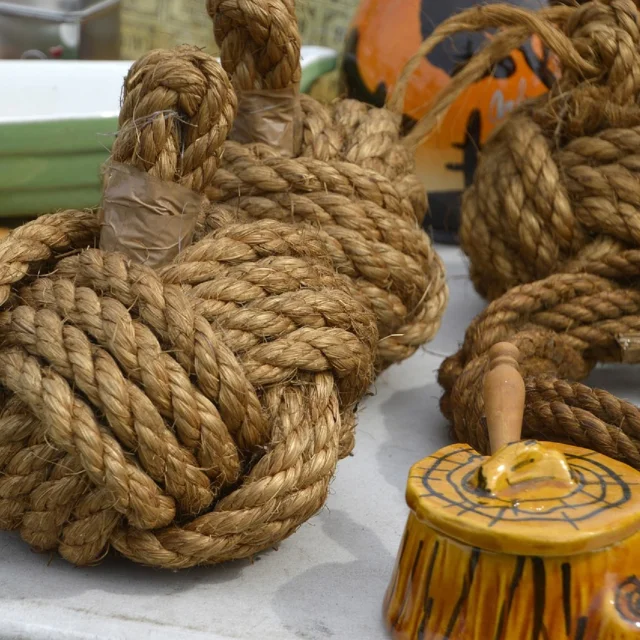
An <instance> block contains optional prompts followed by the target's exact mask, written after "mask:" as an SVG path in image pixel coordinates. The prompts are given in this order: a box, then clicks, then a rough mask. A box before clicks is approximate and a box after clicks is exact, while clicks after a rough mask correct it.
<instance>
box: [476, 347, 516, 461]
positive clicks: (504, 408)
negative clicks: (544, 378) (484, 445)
mask: <svg viewBox="0 0 640 640" xmlns="http://www.w3.org/2000/svg"><path fill="white" fill-rule="evenodd" d="M519 361H520V350H519V349H518V347H516V346H515V345H512V344H510V343H509V342H498V343H497V344H494V345H493V347H491V349H490V350H489V372H488V373H487V375H486V376H485V378H484V409H485V415H486V417H487V427H488V429H489V442H490V444H491V453H495V452H496V451H498V450H499V449H501V448H502V447H503V446H504V445H506V444H510V443H511V442H517V441H518V440H520V437H521V433H522V418H523V415H524V395H525V390H524V380H523V379H522V375H520V368H519V366H518V362H519Z"/></svg>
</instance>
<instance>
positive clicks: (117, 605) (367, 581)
mask: <svg viewBox="0 0 640 640" xmlns="http://www.w3.org/2000/svg"><path fill="white" fill-rule="evenodd" d="M438 250H439V251H440V253H441V255H442V256H443V258H444V259H445V263H446V266H447V272H448V278H449V283H450V286H451V300H450V303H449V308H448V310H447V313H446V316H445V318H444V322H443V325H442V329H441V331H440V333H439V335H438V336H437V338H436V339H435V340H434V341H433V342H432V343H431V344H429V345H428V346H427V347H426V348H425V350H423V351H421V352H420V353H417V354H416V355H415V356H413V357H412V358H411V359H409V360H408V361H406V362H404V363H403V364H402V365H399V366H395V367H392V368H391V369H390V370H389V371H387V372H385V373H384V374H383V375H382V376H381V377H380V378H379V379H378V380H377V382H376V388H375V389H374V391H375V392H376V395H375V396H373V397H371V398H368V399H367V401H366V402H365V403H364V404H363V407H362V410H361V413H360V419H359V427H358V436H357V445H356V448H355V451H354V454H355V455H354V456H353V457H350V458H347V459H346V460H343V461H342V462H341V463H340V464H339V466H338V473H337V476H336V478H335V480H334V482H333V485H332V491H331V496H330V498H329V501H328V503H327V506H326V507H325V508H324V509H323V510H322V511H321V512H320V514H318V515H317V516H316V517H314V518H313V519H312V520H311V521H310V522H308V523H306V524H305V525H303V526H302V527H301V529H300V530H299V531H298V532H297V533H295V534H294V535H293V536H292V537H291V538H289V539H288V540H286V541H285V542H284V543H282V544H281V546H280V548H279V550H278V551H269V552H266V553H263V554H261V555H260V556H259V557H258V558H256V559H255V562H254V563H253V564H251V563H250V562H236V563H232V564H229V565H226V566H218V567H208V568H205V567H203V568H197V569H192V570H187V571H183V572H179V573H169V572H166V571H161V570H154V569H148V568H144V567H139V566H137V565H134V564H132V563H130V562H128V561H125V560H122V559H120V558H117V557H109V558H107V559H106V561H104V562H103V563H102V564H101V565H99V566H97V567H92V568H81V569H80V568H75V567H73V566H71V565H69V564H67V563H66V562H64V561H63V560H61V559H60V558H58V557H55V556H54V557H49V556H45V555H39V554H35V553H33V552H32V551H30V550H29V548H28V546H27V545H26V544H25V543H23V542H22V541H21V540H20V538H19V536H17V535H16V534H14V533H6V532H0V638H2V639H11V640H22V639H29V640H53V639H55V640H57V639H63V638H64V639H70V640H71V639H82V640H85V639H89V638H100V639H103V638H109V639H118V640H120V639H126V640H129V639H136V640H138V639H139V640H144V639H154V640H155V639H158V640H165V639H166V640H169V639H171V640H182V639H184V640H196V639H198V640H203V639H205V638H206V639H207V640H230V639H232V638H233V639H236V638H239V639H242V640H244V639H247V640H248V639H250V638H251V639H252V638H259V639H260V640H291V639H302V640H326V639H333V640H378V639H380V640H384V639H386V638H387V635H386V633H385V630H384V627H383V624H382V616H381V605H382V600H383V596H384V592H385V590H386V587H387V582H388V580H389V578H390V575H391V570H392V567H393V563H394V560H395V555H396V552H397V548H398V544H399V541H400V537H401V535H402V531H403V528H404V522H405V518H406V515H407V508H406V506H405V502H404V489H405V481H406V477H407V473H408V470H409V467H410V466H411V464H413V463H414V462H415V461H417V460H419V459H420V458H422V457H424V456H425V455H428V454H429V453H432V452H433V451H435V450H436V449H438V448H440V447H441V446H443V445H445V444H447V443H448V442H449V437H448V427H447V424H446V421H445V420H444V418H443V417H442V416H441V414H440V411H439V407H438V399H439V397H440V394H441V389H440V387H439V386H438V384H437V382H436V375H437V370H438V366H439V364H440V362H441V361H442V358H443V356H445V355H448V354H450V353H453V352H454V351H455V350H456V349H457V347H458V345H459V343H460V341H461V340H462V338H463V336H464V330H465V328H466V326H467V324H468V323H469V321H470V320H471V319H472V318H473V317H474V316H475V315H476V314H477V313H478V312H479V311H480V310H481V309H482V308H483V306H484V303H483V301H482V300H481V299H480V298H479V297H478V296H477V295H476V294H475V292H474V290H473V288H472V286H471V284H470V282H469V280H468V279H467V277H466V266H465V263H464V261H463V258H462V255H461V253H460V251H459V250H458V249H456V248H452V247H438ZM590 383H591V384H594V385H597V386H600V387H605V388H607V389H609V390H610V391H612V392H614V393H617V394H618V395H620V396H622V397H624V398H626V399H628V400H631V401H635V402H636V403H638V402H640V389H638V382H637V374H633V375H630V372H629V369H628V368H624V367H607V368H600V369H598V370H597V371H596V372H594V374H593V375H592V376H591V379H590Z"/></svg>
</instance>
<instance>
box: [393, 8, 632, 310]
mask: <svg viewBox="0 0 640 640" xmlns="http://www.w3.org/2000/svg"><path fill="white" fill-rule="evenodd" d="M637 16H638V10H637V8H636V6H635V4H634V3H633V2H632V1H631V0H606V1H605V0H596V1H593V2H587V3H585V4H583V5H581V6H579V7H577V6H575V7H569V6H559V7H551V8H548V9H543V10H540V11H538V12H534V11H529V10H526V9H519V8H517V7H511V6H508V5H491V6H486V7H477V8H476V9H473V10H469V11H465V12H462V13H461V14H459V15H457V16H454V17H453V18H451V19H450V20H447V21H445V22H444V23H443V24H442V25H441V26H440V27H438V28H437V29H436V30H435V32H434V35H433V36H432V37H431V38H429V39H428V40H427V41H425V43H424V44H423V46H422V48H421V50H420V52H419V54H424V53H425V52H428V51H430V50H431V49H432V48H433V47H434V46H435V45H436V44H437V43H438V42H439V41H441V40H442V39H443V38H445V37H447V36H448V35H450V34H451V33H454V32H456V31H459V30H476V31H477V30H484V29H487V28H489V27H501V28H502V30H501V31H500V32H499V33H498V34H497V36H496V37H495V38H494V39H492V41H491V42H490V43H489V44H488V45H487V46H486V47H484V48H483V49H482V50H481V51H480V52H479V53H478V54H477V55H476V56H474V57H473V59H472V60H471V61H470V62H469V63H468V64H467V65H466V67H465V68H464V69H463V70H462V71H461V72H460V73H459V74H458V75H457V76H456V78H454V80H453V81H452V82H451V83H450V85H449V86H448V88H447V89H446V90H445V91H444V92H443V94H442V95H441V97H440V99H439V100H437V102H436V104H435V105H434V108H433V110H432V111H431V112H430V113H429V115H428V117H427V118H425V120H424V121H423V122H421V123H419V124H418V125H417V126H416V127H415V129H414V130H413V131H412V132H411V134H410V136H409V138H408V139H407V141H408V142H409V143H411V144H415V143H417V142H419V141H420V140H421V139H423V138H424V136H425V135H428V133H429V132H430V130H431V129H432V128H433V127H434V125H435V124H436V123H437V121H438V119H439V118H440V117H441V115H442V114H443V113H444V112H445V111H446V109H448V107H449V106H450V104H451V103H452V102H453V100H455V98H456V97H457V96H458V95H460V93H461V91H463V90H464V88H465V86H467V85H468V84H469V83H470V82H473V81H475V80H476V79H477V78H478V77H480V76H481V75H482V74H483V73H484V72H485V71H486V70H487V69H488V68H490V67H491V65H493V64H495V63H496V62H497V61H498V60H500V59H501V58H502V57H504V55H505V54H506V53H507V52H508V51H510V50H512V49H513V47H515V46H518V45H519V44H521V43H522V42H523V41H524V40H525V39H526V38H528V37H530V36H531V34H532V33H537V34H538V35H539V36H540V38H541V39H542V40H543V42H544V43H545V44H546V45H547V46H548V47H549V48H550V49H551V50H552V51H553V52H554V53H555V55H556V56H557V57H558V58H559V60H560V62H561V64H562V68H563V71H562V78H561V79H560V80H559V82H558V83H557V84H556V85H555V86H554V87H553V88H552V90H551V91H550V92H549V93H548V94H545V95H544V96H541V97H540V98H537V99H535V100H533V101H529V102H526V103H524V104H523V105H522V106H521V107H519V108H517V109H516V110H515V111H514V113H512V115H511V116H510V117H509V118H507V119H506V121H505V122H504V124H503V125H502V126H501V127H499V128H498V129H497V130H496V132H495V133H494V134H493V135H492V137H491V139H490V140H489V141H488V142H487V144H486V145H485V147H484V148H483V152H482V153H481V155H480V161H479V163H478V167H477V170H476V173H475V177H474V183H473V185H472V186H471V188H470V189H468V190H467V192H466V194H465V197H464V201H463V205H462V222H461V230H460V241H461V245H462V247H463V249H464V251H465V253H466V254H467V255H468V256H469V260H470V270H471V277H472V280H473V282H474V284H475V286H476V288H477V289H478V291H479V292H480V293H481V294H482V295H484V296H487V297H489V298H490V299H493V298H495V297H497V296H499V295H500V294H502V293H504V292H505V291H506V290H508V289H509V288H510V287H512V286H515V285H517V284H519V283H522V282H530V281H533V280H536V279H539V278H543V277H546V276H548V275H550V274H552V273H554V272H558V271H563V270H564V269H565V265H567V263H569V262H571V261H572V260H574V259H581V260H585V261H589V260H590V259H591V257H592V256H593V258H594V259H599V258H600V257H601V255H602V251H603V248H602V247H605V249H606V250H607V251H610V252H612V253H613V254H619V253H621V252H624V251H625V250H626V249H629V248H635V247H636V246H637V243H638V231H637V226H638V218H639V215H638V213H639V211H640V210H639V209H638V206H637V205H638V202H637V196H636V191H637V188H636V185H637V181H638V172H637V167H636V166H635V164H634V157H635V155H636V154H637V153H638V149H639V147H638V146H637V143H638V142H640V137H639V136H638V131H637V128H638V126H640V110H639V108H638V104H637V96H638V89H639V88H640V56H639V55H638V45H639V44H640V29H639V28H638V21H637ZM418 59H419V56H418V55H417V56H416V57H415V58H414V60H413V63H412V64H410V65H408V67H407V69H406V71H405V77H404V78H403V80H402V81H401V82H400V83H399V85H400V86H399V88H398V94H397V99H401V97H402V93H403V87H404V86H406V77H407V74H408V73H410V71H411V69H412V67H413V66H414V65H415V63H416V61H417V60H418ZM612 240H616V241H618V242H612ZM603 242H604V245H603V244H602V243H603Z"/></svg>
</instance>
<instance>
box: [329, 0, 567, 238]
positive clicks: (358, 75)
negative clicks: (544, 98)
mask: <svg viewBox="0 0 640 640" xmlns="http://www.w3.org/2000/svg"><path fill="white" fill-rule="evenodd" d="M486 3H488V4H494V2H493V1H489V2H486V1H485V4H486ZM475 4H479V3H476V2H473V1H472V0H450V1H447V2H443V1H442V0H362V1H361V3H360V5H359V8H358V11H357V12H356V15H355V17H354V19H353V21H352V23H351V26H350V29H349V33H348V36H347V41H346V45H345V51H344V56H343V62H342V80H343V83H344V85H345V87H346V89H347V93H348V95H349V97H351V98H355V99H358V100H361V101H362V102H368V103H370V104H373V105H376V106H380V107H381V106H383V105H384V103H385V100H386V98H387V95H388V94H389V93H390V90H391V88H392V87H393V85H394V83H395V82H396V79H397V77H398V75H399V74H400V72H401V70H402V69H403V67H404V65H405V64H406V62H407V61H408V60H409V59H410V58H411V56H412V55H413V54H414V53H415V52H416V50H417V49H418V47H419V45H420V44H421V43H422V41H423V40H425V39H426V38H427V37H429V36H430V35H431V34H432V32H433V30H434V28H435V27H436V26H437V25H438V24H440V23H441V22H442V21H443V20H445V19H446V18H448V17H449V16H451V15H452V14H455V13H458V12H459V11H461V10H463V9H467V8H469V7H471V6H473V5H475ZM511 4H516V5H519V6H523V7H529V8H538V7H542V6H545V5H546V4H547V3H546V2H545V1H544V0H514V1H513V2H512V3H511ZM487 37H490V34H483V33H458V34H456V35H455V36H453V37H451V38H449V39H448V40H446V41H445V42H443V43H441V44H440V45H439V46H437V47H436V48H435V49H434V50H433V51H432V52H431V53H430V54H429V55H428V56H426V57H425V59H424V60H423V61H422V63H421V65H420V67H419V68H418V69H417V70H416V72H415V73H414V75H413V77H412V80H411V83H410V85H409V86H408V88H407V94H406V98H405V112H404V117H405V123H406V126H407V128H410V127H411V126H412V124H413V123H415V122H416V121H417V120H419V119H420V118H421V117H422V116H423V115H424V114H425V113H426V112H427V111H428V109H429V105H430V103H431V102H432V100H433V98H434V97H435V96H436V95H437V94H438V93H439V92H440V91H441V90H442V89H443V88H444V87H445V86H446V85H447V83H448V82H449V81H450V80H451V78H452V77H453V76H455V74H456V73H457V72H458V71H459V70H460V69H461V68H462V67H463V66H464V65H465V63H466V62H467V61H468V60H469V58H471V56H472V55H473V54H474V52H475V51H477V50H478V49H479V48H480V47H481V46H482V44H483V42H484V41H485V39H486V38H487ZM557 73H558V70H557V67H556V65H555V64H554V60H553V59H551V58H550V57H549V55H548V53H547V52H546V50H545V49H544V48H543V47H542V45H541V43H540V41H539V40H537V39H535V38H533V39H531V40H530V41H528V42H527V43H526V44H525V45H524V46H522V47H520V48H519V49H517V50H515V51H513V52H512V54H511V55H510V56H509V57H508V58H506V59H505V60H502V61H501V62H500V63H499V64H498V65H496V66H495V67H494V68H493V69H492V71H491V73H489V74H487V75H486V76H485V77H484V78H482V79H481V80H480V81H479V82H477V83H475V84H474V85H473V86H471V87H469V88H468V90H467V91H465V93H464V94H463V95H461V96H460V98H459V99H458V100H457V101H456V103H455V104H454V105H453V106H452V107H451V108H450V109H449V111H448V113H447V115H446V117H445V118H444V119H443V121H442V123H441V125H440V126H439V127H438V129H437V130H436V131H435V132H434V133H433V135H431V137H430V138H429V139H428V140H427V141H426V142H425V143H424V144H423V145H422V146H421V147H420V148H419V149H418V150H417V152H416V160H417V165H418V166H417V171H418V175H419V176H420V178H421V179H422V181H423V182H424V185H425V188H426V189H427V192H428V194H429V209H430V215H429V216H427V217H426V218H425V223H426V224H427V225H429V226H432V227H433V231H434V235H435V238H436V240H440V241H445V242H446V241H455V236H456V231H457V228H458V215H459V207H460V197H461V194H462V191H463V190H464V189H465V187H466V186H467V185H469V184H470V183H471V180H472V178H473V173H474V171H475V167H476V161H477V155H478V150H479V149H480V148H481V147H482V145H483V144H484V143H485V141H486V140H487V137H488V136H489V135H490V133H491V131H492V130H493V129H494V128H495V126H496V125H497V124H499V123H500V122H501V120H502V119H503V118H504V117H505V116H506V115H507V114H508V113H509V112H510V111H511V110H512V109H513V108H514V106H516V105H517V104H519V103H520V102H522V101H523V100H525V99H527V98H532V97H535V96H538V95H540V94H542V93H545V92H546V91H547V90H548V88H549V87H550V86H551V84H552V82H553V80H554V78H555V76H556V74H557Z"/></svg>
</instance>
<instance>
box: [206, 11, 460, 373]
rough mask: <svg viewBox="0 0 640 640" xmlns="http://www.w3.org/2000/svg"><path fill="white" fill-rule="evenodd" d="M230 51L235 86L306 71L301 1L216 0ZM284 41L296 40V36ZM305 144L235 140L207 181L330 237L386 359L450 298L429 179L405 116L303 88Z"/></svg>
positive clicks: (401, 352) (221, 194) (435, 324)
mask: <svg viewBox="0 0 640 640" xmlns="http://www.w3.org/2000/svg"><path fill="white" fill-rule="evenodd" d="M207 6H208V10H209V14H210V16H211V17H212V19H213V21H214V33H215V37H216V40H217V42H218V44H219V46H220V50H221V61H222V64H223V66H224V67H225V69H226V70H227V72H228V73H229V75H230V77H231V79H232V82H233V84H234V86H235V87H237V88H240V89H241V90H247V89H263V88H267V89H283V88H286V87H293V86H295V85H296V83H297V82H298V81H299V78H300V48H299V39H297V40H296V39H295V38H294V37H292V34H294V33H295V34H297V33H298V29H297V22H296V16H295V6H294V3H293V2H289V1H284V2H283V1H282V0H277V1H275V2H269V4H268V9H269V10H268V11H267V5H266V4H265V3H263V2H260V1H258V0H252V1H249V2H238V1H237V0H223V1H220V0H210V1H209V2H208V5H207ZM282 43H287V44H286V46H285V45H284V44H282ZM300 99H301V106H302V122H301V126H302V130H303V135H302V146H301V148H300V150H299V155H298V157H294V158H283V157H282V155H281V154H280V153H278V152H276V151H275V150H273V149H270V148H268V147H265V146H264V145H260V144H258V145H238V144H237V143H234V142H227V143H226V145H225V147H224V153H223V157H222V165H221V170H220V171H219V172H218V173H217V174H216V176H215V177H214V179H213V180H212V181H211V183H210V184H209V185H208V188H207V189H206V193H207V195H208V196H209V197H210V198H211V199H212V200H215V201H216V202H217V203H224V204H225V206H228V207H231V208H232V209H234V210H239V211H242V213H243V214H244V215H245V216H246V217H247V218H253V219H273V218H275V219H278V220H283V221H284V220H295V221H298V222H303V223H306V224H309V225H313V226H314V227H319V228H320V229H321V230H322V231H324V232H326V234H327V236H328V246H329V247H330V248H331V255H332V257H333V260H334V266H335V267H336V269H338V270H339V271H340V272H342V273H345V274H347V275H349V276H350V277H351V278H353V279H354V282H355V284H356V287H357V289H358V290H359V291H360V293H361V300H362V302H363V303H364V304H366V305H367V306H369V307H370V308H371V309H373V311H374V312H375V314H376V317H377V319H378V332H379V335H380V344H379V354H378V367H379V368H382V367H385V366H387V365H389V364H391V363H394V362H398V361H400V360H403V359H405V358H407V357H408V356H410V355H411V354H412V353H414V352H415V350H416V349H417V348H418V347H419V346H420V345H421V344H424V343H425V342H426V341H428V340H430V339H431V338H433V336H434V335H435V333H436V332H437V330H438V328H439V326H440V319H441V316H442V313H443V310H444V307H445V306H446V302H447V299H448V290H447V285H446V281H445V277H444V269H443V266H442V263H441V262H440V259H439V258H438V256H437V254H436V253H435V252H434V251H433V249H432V247H431V244H430V241H429V239H428V237H427V236H426V234H425V233H424V232H423V231H422V230H421V229H420V223H421V222H422V219H423V217H424V215H425V213H426V199H425V190H424V187H423V186H422V184H421V183H420V180H419V179H418V178H417V176H416V174H415V171H414V168H415V166H414V158H413V154H412V152H411V151H410V150H409V149H408V148H407V147H406V146H405V145H403V144H402V133H401V116H400V115H399V114H400V112H401V110H399V111H398V113H395V112H391V111H389V110H386V109H373V108H371V107H369V106H367V105H364V104H362V103H360V102H357V101H355V100H342V101H339V102H338V103H336V104H335V105H334V106H332V107H331V108H328V107H325V106H323V105H321V104H319V103H318V102H316V101H315V100H313V99H312V98H310V97H308V96H300Z"/></svg>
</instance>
